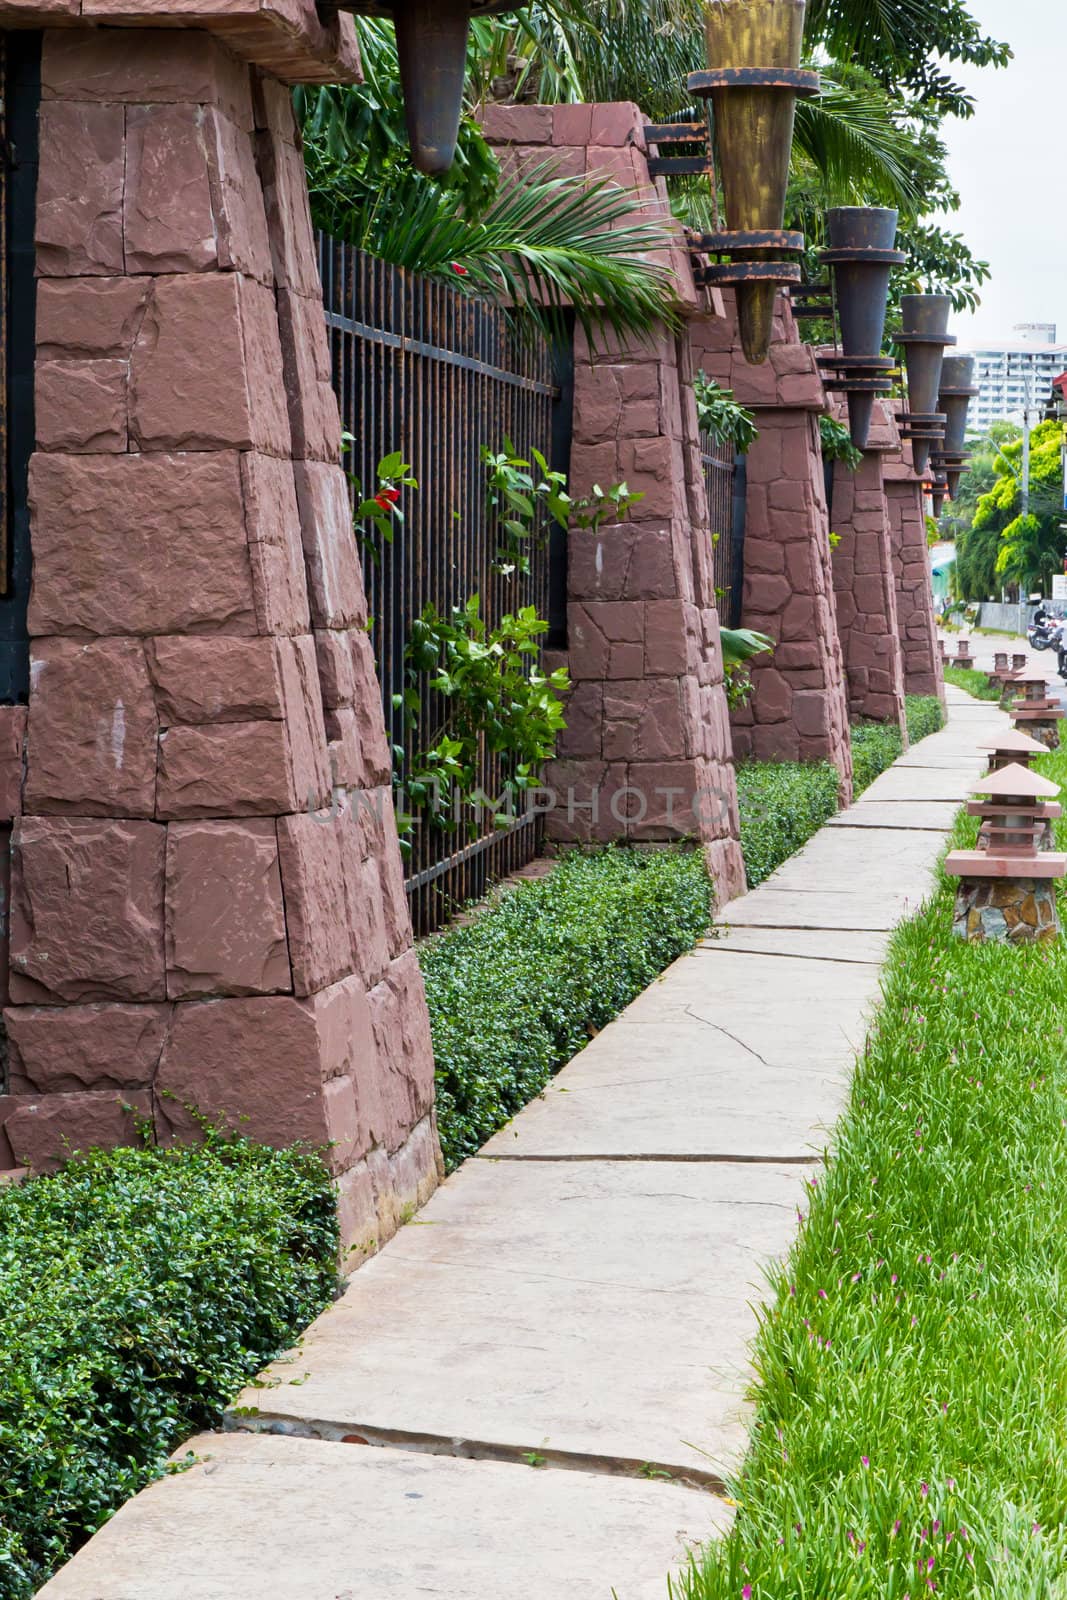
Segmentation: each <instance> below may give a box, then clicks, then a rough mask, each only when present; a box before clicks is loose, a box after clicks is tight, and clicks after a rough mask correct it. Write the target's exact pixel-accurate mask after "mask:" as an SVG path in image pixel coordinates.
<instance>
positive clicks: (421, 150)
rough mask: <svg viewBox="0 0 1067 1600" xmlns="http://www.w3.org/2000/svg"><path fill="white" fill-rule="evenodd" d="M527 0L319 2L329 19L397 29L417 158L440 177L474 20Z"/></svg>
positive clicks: (458, 108)
mask: <svg viewBox="0 0 1067 1600" xmlns="http://www.w3.org/2000/svg"><path fill="white" fill-rule="evenodd" d="M523 3H524V0H319V4H318V11H319V15H320V17H322V18H323V20H326V19H327V18H329V17H331V16H334V15H336V13H337V12H338V11H352V12H354V13H355V14H356V15H357V16H364V17H389V18H391V19H392V22H393V24H394V26H395V28H396V47H397V54H398V56H399V58H400V82H401V85H402V87H403V90H404V114H405V117H406V119H407V125H408V139H409V141H410V143H411V157H412V160H413V161H414V163H415V165H416V167H418V169H419V171H420V172H425V173H428V174H429V176H430V177H439V176H440V174H441V173H443V172H447V171H448V169H449V167H450V166H451V165H452V159H453V157H454V156H455V153H456V139H457V137H458V135H459V119H460V116H461V115H462V111H463V86H464V82H465V79H466V75H467V36H468V34H469V32H470V24H471V19H472V18H474V17H494V16H497V15H499V14H500V13H501V12H504V11H518V10H520V9H521V7H522V5H523Z"/></svg>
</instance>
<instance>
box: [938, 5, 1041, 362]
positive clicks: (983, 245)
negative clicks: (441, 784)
mask: <svg viewBox="0 0 1067 1600" xmlns="http://www.w3.org/2000/svg"><path fill="white" fill-rule="evenodd" d="M969 9H970V10H971V11H972V13H973V14H974V16H975V17H976V18H977V19H978V21H979V22H980V23H981V25H982V28H983V31H984V32H986V33H991V34H992V35H993V36H994V37H995V38H998V39H1006V40H1007V41H1008V43H1009V44H1010V45H1011V46H1012V49H1013V50H1014V51H1015V60H1014V61H1013V62H1012V63H1011V64H1010V65H1009V66H1008V67H1007V68H1003V69H1001V70H999V71H998V70H995V69H994V68H991V67H985V68H977V67H975V68H968V67H950V68H948V69H947V70H948V71H949V72H951V73H952V74H953V76H954V77H956V78H957V79H958V81H960V82H963V83H965V84H966V86H967V88H968V90H969V91H970V92H971V93H972V94H973V95H974V96H975V99H976V101H977V109H976V111H975V114H974V116H973V117H972V118H971V119H970V121H969V122H960V121H957V120H955V119H950V120H949V121H948V122H947V123H946V125H945V135H944V136H945V141H946V143H947V144H948V147H949V172H950V173H951V176H952V180H953V183H954V184H955V187H956V188H957V189H958V190H959V192H960V197H961V200H962V206H961V209H960V210H959V211H958V212H956V214H955V216H954V217H952V218H949V219H946V220H947V224H948V226H949V227H950V228H951V229H952V231H953V232H960V233H962V234H963V236H964V238H965V239H966V240H967V243H968V244H969V245H970V247H971V249H972V250H973V251H974V253H975V255H976V256H979V257H980V258H981V259H983V260H985V261H988V262H989V263H990V265H991V267H992V269H993V276H992V278H991V279H990V281H989V282H988V283H987V284H985V285H984V287H983V289H982V291H981V292H982V305H981V307H980V309H979V311H978V312H977V314H976V315H975V316H974V317H973V318H972V317H965V316H959V317H957V318H956V319H955V332H956V333H957V334H958V335H959V339H960V344H961V345H963V346H966V345H973V344H975V343H979V342H981V341H997V340H1006V339H1010V338H1011V330H1012V327H1013V325H1014V324H1015V323H1017V322H1055V323H1056V324H1057V325H1058V329H1059V332H1058V335H1057V337H1058V340H1059V342H1060V343H1061V344H1067V197H1065V194H1064V178H1063V174H1064V167H1065V164H1067V148H1065V147H1067V0H1010V3H1008V4H1006V3H1005V0H969Z"/></svg>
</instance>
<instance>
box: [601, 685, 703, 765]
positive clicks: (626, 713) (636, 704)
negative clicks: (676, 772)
mask: <svg viewBox="0 0 1067 1600" xmlns="http://www.w3.org/2000/svg"><path fill="white" fill-rule="evenodd" d="M685 743H686V741H685V734H684V732H683V727H682V707H681V695H680V692H679V684H678V682H677V680H675V679H670V678H668V679H659V678H650V679H644V680H638V681H636V682H632V683H608V684H606V685H605V687H604V733H603V753H604V759H605V760H606V761H662V760H668V759H670V758H671V757H678V756H684V755H686V754H687V753H688V752H687V751H686V748H685Z"/></svg>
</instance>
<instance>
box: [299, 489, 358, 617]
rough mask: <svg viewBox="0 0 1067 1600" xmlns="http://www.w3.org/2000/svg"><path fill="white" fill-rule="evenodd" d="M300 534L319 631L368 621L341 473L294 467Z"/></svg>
mask: <svg viewBox="0 0 1067 1600" xmlns="http://www.w3.org/2000/svg"><path fill="white" fill-rule="evenodd" d="M295 474H296V496H297V504H298V506H299V508H300V533H301V538H302V540H303V545H304V556H305V560H306V562H307V574H308V584H309V588H310V599H311V611H312V618H313V621H314V624H315V627H316V628H348V627H351V626H352V625H353V624H355V625H357V626H358V625H359V624H361V623H363V622H365V621H366V619H367V602H366V598H365V596H364V593H363V578H362V574H361V572H360V566H359V555H358V552H357V549H356V540H355V535H354V533H353V529H352V507H351V505H350V503H349V499H348V488H347V485H346V482H345V476H344V473H343V472H342V471H341V469H340V467H336V466H331V465H329V464H328V463H326V462H322V461H298V462H296V464H295Z"/></svg>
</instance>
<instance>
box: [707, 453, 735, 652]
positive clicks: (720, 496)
mask: <svg viewBox="0 0 1067 1600" xmlns="http://www.w3.org/2000/svg"><path fill="white" fill-rule="evenodd" d="M700 459H701V462H702V464H703V467H704V487H705V489H706V491H707V497H708V513H709V519H710V524H711V538H712V564H713V567H714V571H715V588H716V590H717V591H718V597H719V615H720V617H721V618H722V621H723V622H724V623H725V624H726V626H727V627H728V628H736V627H737V626H738V624H739V623H740V621H741V591H742V588H743V586H744V581H745V489H746V474H745V458H744V456H742V455H738V456H735V454H734V447H733V445H732V444H717V443H716V442H715V440H714V439H712V437H711V435H710V434H707V433H701V435H700Z"/></svg>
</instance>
